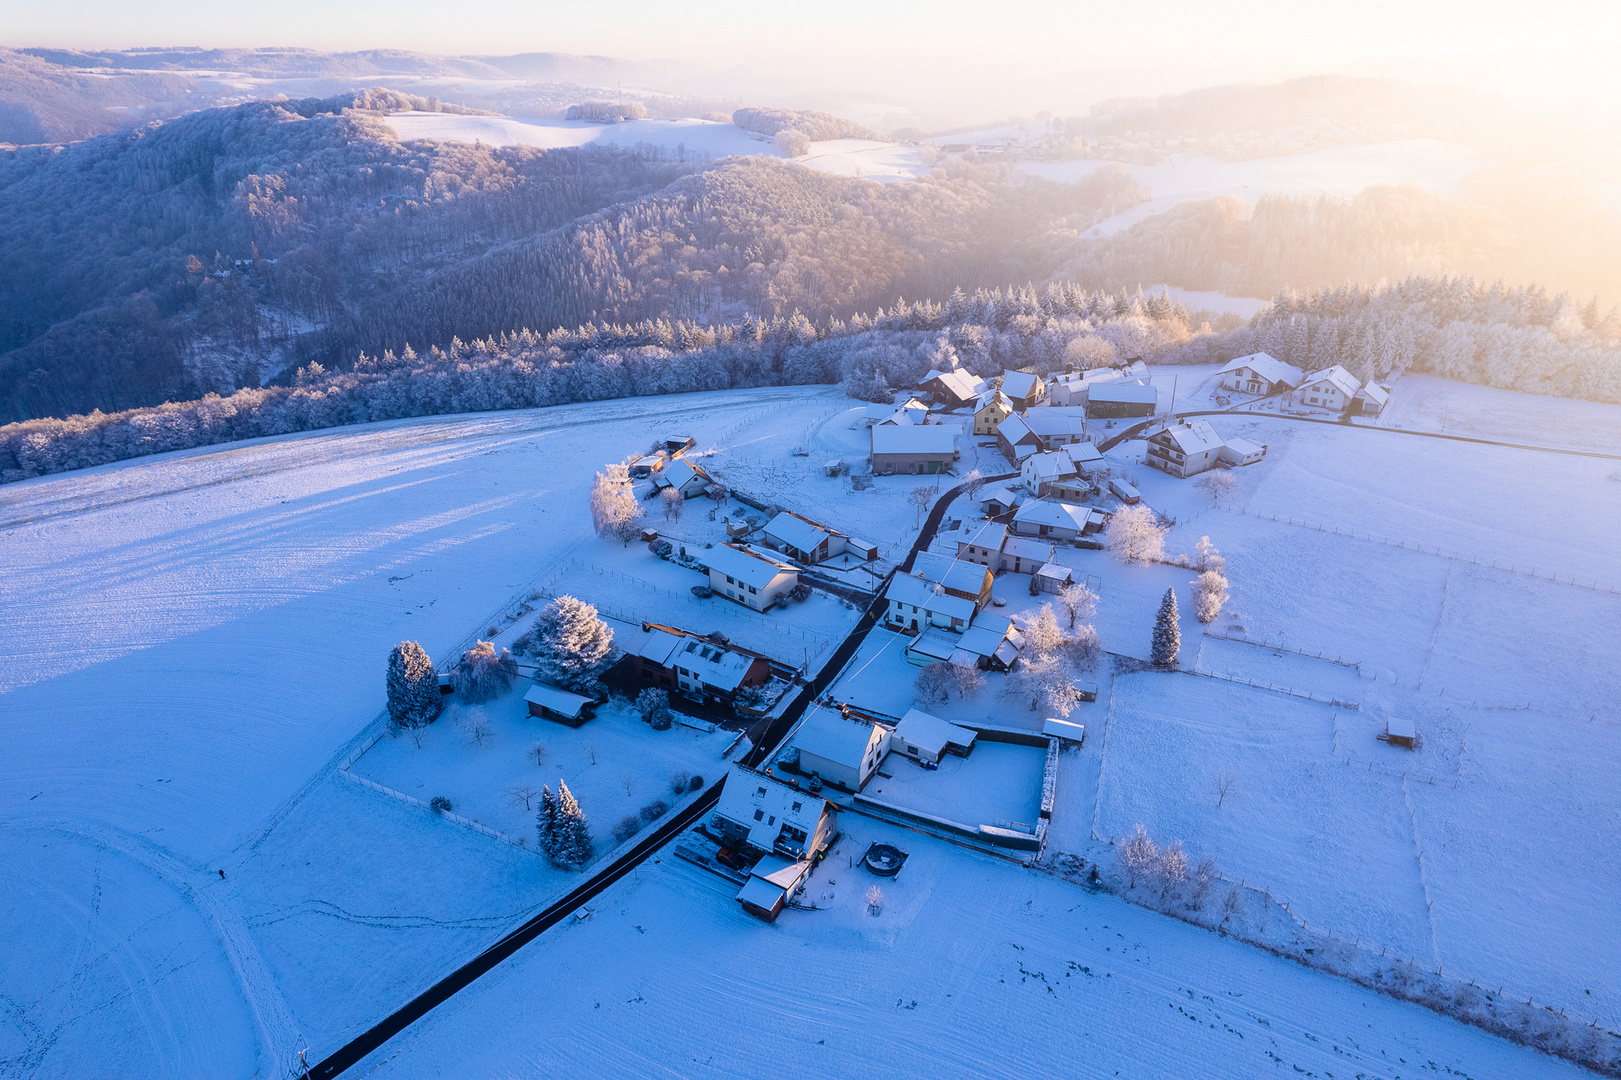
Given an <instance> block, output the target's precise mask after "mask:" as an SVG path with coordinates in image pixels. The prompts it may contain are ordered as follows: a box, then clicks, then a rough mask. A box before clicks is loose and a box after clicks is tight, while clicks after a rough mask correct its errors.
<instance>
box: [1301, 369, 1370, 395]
mask: <svg viewBox="0 0 1621 1080" xmlns="http://www.w3.org/2000/svg"><path fill="white" fill-rule="evenodd" d="M1325 382H1326V383H1328V384H1329V385H1330V386H1332V387H1334V389H1336V390H1338V391H1339V392H1340V393H1342V394H1344V395H1345V396H1346V397H1348V398H1350V397H1356V392H1357V391H1358V390H1360V389H1362V382H1361V380H1359V379H1358V378H1357V377H1356V376H1355V375H1352V374H1351V373H1350V372H1349V371H1346V370H1345V369H1344V368H1343V367H1341V366H1340V365H1338V364H1335V365H1334V366H1333V367H1328V368H1323V369H1322V370H1321V371H1314V372H1312V373H1311V374H1310V375H1307V376H1306V381H1305V384H1304V385H1305V386H1311V385H1313V384H1314V383H1325Z"/></svg>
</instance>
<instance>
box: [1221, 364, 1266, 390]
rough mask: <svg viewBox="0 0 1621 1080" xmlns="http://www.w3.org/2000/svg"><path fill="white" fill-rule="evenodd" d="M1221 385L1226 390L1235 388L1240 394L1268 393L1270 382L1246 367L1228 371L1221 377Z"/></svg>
mask: <svg viewBox="0 0 1621 1080" xmlns="http://www.w3.org/2000/svg"><path fill="white" fill-rule="evenodd" d="M1221 385H1222V386H1224V387H1226V388H1227V389H1228V390H1237V391H1238V392H1239V393H1241V394H1270V393H1271V392H1272V383H1271V382H1269V381H1268V380H1267V379H1266V378H1265V377H1264V376H1262V375H1260V374H1258V373H1256V372H1255V371H1254V370H1253V369H1251V368H1247V367H1241V368H1237V369H1236V370H1233V371H1229V372H1228V373H1227V374H1226V375H1223V376H1222V378H1221Z"/></svg>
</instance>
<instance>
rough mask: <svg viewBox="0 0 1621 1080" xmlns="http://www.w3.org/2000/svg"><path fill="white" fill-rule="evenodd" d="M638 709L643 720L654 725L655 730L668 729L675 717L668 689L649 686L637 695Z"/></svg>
mask: <svg viewBox="0 0 1621 1080" xmlns="http://www.w3.org/2000/svg"><path fill="white" fill-rule="evenodd" d="M636 711H637V712H638V713H640V714H641V717H642V722H643V723H646V724H650V725H652V728H653V730H654V731H668V730H670V724H671V722H672V721H673V719H674V717H673V715H672V714H671V712H670V694H669V691H667V690H660V689H659V688H658V687H655V686H649V687H648V688H647V689H646V690H643V691H642V692H641V693H640V694H637V695H636Z"/></svg>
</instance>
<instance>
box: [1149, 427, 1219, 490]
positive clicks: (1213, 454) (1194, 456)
mask: <svg viewBox="0 0 1621 1080" xmlns="http://www.w3.org/2000/svg"><path fill="white" fill-rule="evenodd" d="M1222 445H1223V444H1222V441H1221V436H1220V435H1217V434H1216V429H1215V428H1214V427H1212V426H1211V425H1210V421H1208V420H1184V421H1182V422H1181V423H1178V424H1171V425H1169V426H1167V427H1166V428H1165V429H1164V430H1162V431H1156V432H1154V434H1152V435H1150V436H1149V437H1148V456H1147V457H1146V458H1144V460H1145V461H1146V462H1147V464H1148V465H1150V466H1152V467H1153V468H1156V469H1158V470H1160V471H1161V472H1167V473H1170V474H1171V475H1172V476H1181V477H1188V476H1193V475H1196V474H1198V473H1202V472H1204V471H1205V470H1206V469H1209V468H1211V467H1212V466H1215V465H1219V464H1220V463H1221V460H1222V459H1221V451H1222Z"/></svg>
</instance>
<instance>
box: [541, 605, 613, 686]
mask: <svg viewBox="0 0 1621 1080" xmlns="http://www.w3.org/2000/svg"><path fill="white" fill-rule="evenodd" d="M613 640H614V635H613V631H612V630H610V629H609V628H608V624H607V623H605V622H603V621H602V620H601V619H600V618H598V617H597V609H596V608H594V607H592V606H591V605H590V604H587V603H586V602H585V601H583V600H577V599H575V598H574V597H572V596H559V597H558V598H557V599H556V600H553V601H552V602H551V603H549V604H547V605H546V607H545V608H544V609H543V610H542V611H541V613H540V618H538V619H537V620H536V621H535V642H536V644H535V668H536V670H535V678H536V679H537V680H538V681H540V682H546V683H551V684H552V685H554V686H561V687H563V688H564V689H566V690H573V691H575V692H576V693H580V694H591V693H593V692H594V691H595V690H596V688H597V677H598V676H600V675H601V674H602V673H603V672H605V671H607V670H608V668H609V667H611V666H612V665H613V661H614V655H613Z"/></svg>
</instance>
